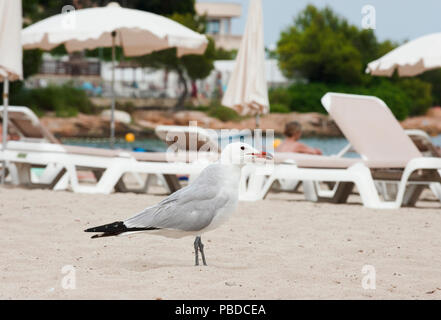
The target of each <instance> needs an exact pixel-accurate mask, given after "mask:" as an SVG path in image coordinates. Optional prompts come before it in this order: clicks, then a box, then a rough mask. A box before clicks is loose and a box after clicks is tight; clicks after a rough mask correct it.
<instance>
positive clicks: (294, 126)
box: [284, 121, 302, 140]
mask: <svg viewBox="0 0 441 320" xmlns="http://www.w3.org/2000/svg"><path fill="white" fill-rule="evenodd" d="M284 134H285V136H287V137H288V138H293V139H295V140H298V139H300V137H301V135H302V125H301V124H300V123H299V122H297V121H291V122H288V123H287V124H286V125H285V131H284Z"/></svg>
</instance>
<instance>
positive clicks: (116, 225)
mask: <svg viewBox="0 0 441 320" xmlns="http://www.w3.org/2000/svg"><path fill="white" fill-rule="evenodd" d="M149 230H158V228H127V226H126V225H125V224H124V222H122V221H116V222H113V223H109V224H105V225H102V226H98V227H93V228H89V229H86V230H84V232H102V234H96V235H93V236H92V239H96V238H103V237H112V236H117V235H119V234H121V233H124V232H131V231H149Z"/></svg>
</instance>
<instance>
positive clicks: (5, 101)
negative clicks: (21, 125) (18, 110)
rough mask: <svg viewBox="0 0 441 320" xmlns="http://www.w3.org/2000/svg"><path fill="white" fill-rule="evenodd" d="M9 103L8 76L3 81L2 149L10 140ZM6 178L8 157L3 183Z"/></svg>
mask: <svg viewBox="0 0 441 320" xmlns="http://www.w3.org/2000/svg"><path fill="white" fill-rule="evenodd" d="M8 104H9V80H8V79H7V78H6V79H5V81H4V82H3V126H2V130H3V132H2V151H3V152H5V150H6V143H7V142H8ZM5 180H6V159H5V160H4V161H3V168H2V182H1V183H2V184H4V183H5Z"/></svg>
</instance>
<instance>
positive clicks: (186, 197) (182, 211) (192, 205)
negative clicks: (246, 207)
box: [84, 142, 272, 266]
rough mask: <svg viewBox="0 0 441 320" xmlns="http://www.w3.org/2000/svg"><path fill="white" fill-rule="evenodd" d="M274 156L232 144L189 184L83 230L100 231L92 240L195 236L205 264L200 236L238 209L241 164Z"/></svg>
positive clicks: (239, 143)
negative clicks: (130, 213)
mask: <svg viewBox="0 0 441 320" xmlns="http://www.w3.org/2000/svg"><path fill="white" fill-rule="evenodd" d="M262 159H263V161H262ZM271 159H272V155H271V154H269V153H267V152H260V151H257V150H256V149H255V148H253V147H252V146H250V145H248V144H246V143H243V142H234V143H230V144H229V145H227V146H226V147H225V149H224V150H223V151H222V153H221V156H220V159H219V160H218V161H217V162H216V163H213V164H211V165H209V166H208V167H206V168H205V169H204V170H203V171H202V172H201V174H200V175H199V176H198V177H197V178H196V179H195V180H194V181H193V182H192V183H191V184H189V185H188V186H186V187H184V188H182V189H180V190H178V191H176V192H175V193H173V194H171V195H169V196H168V197H167V198H165V199H164V200H162V201H161V202H159V203H158V204H156V205H154V206H151V207H147V208H146V209H144V210H143V211H142V212H140V213H138V214H137V215H135V216H133V217H132V218H129V219H127V220H125V221H116V222H113V223H109V224H105V225H102V226H98V227H94V228H90V229H87V230H84V231H85V232H99V233H100V234H96V235H94V236H92V239H95V238H102V237H110V236H120V235H127V234H133V233H139V232H144V233H148V234H152V235H161V236H165V237H169V238H182V237H185V236H195V237H196V238H195V241H194V250H195V265H196V266H198V265H199V257H198V252H199V251H200V253H201V258H202V263H203V264H204V265H205V266H206V265H207V262H206V259H205V253H204V245H203V243H202V240H201V235H202V233H205V232H207V231H211V230H213V229H216V228H218V227H219V226H220V225H221V224H223V223H225V222H226V221H227V220H228V218H229V217H230V215H231V214H232V213H233V212H234V211H235V210H236V208H237V203H238V198H239V183H240V175H241V169H242V167H243V166H244V165H246V164H247V163H252V162H260V163H262V162H264V161H265V160H271Z"/></svg>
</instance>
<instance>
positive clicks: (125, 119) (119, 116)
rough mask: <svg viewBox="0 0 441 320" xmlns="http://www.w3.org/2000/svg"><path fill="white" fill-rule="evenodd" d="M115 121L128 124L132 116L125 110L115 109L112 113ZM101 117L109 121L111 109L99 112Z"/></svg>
mask: <svg viewBox="0 0 441 320" xmlns="http://www.w3.org/2000/svg"><path fill="white" fill-rule="evenodd" d="M114 116H115V122H121V123H125V124H130V123H131V122H132V117H131V116H130V114H128V113H127V112H125V111H121V110H115V113H114ZM101 118H102V119H103V120H106V121H110V118H111V110H104V111H103V112H101Z"/></svg>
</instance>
